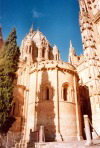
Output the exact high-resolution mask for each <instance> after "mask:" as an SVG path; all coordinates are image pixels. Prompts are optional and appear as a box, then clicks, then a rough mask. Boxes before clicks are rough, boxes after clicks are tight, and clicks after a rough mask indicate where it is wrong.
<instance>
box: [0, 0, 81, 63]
mask: <svg viewBox="0 0 100 148" xmlns="http://www.w3.org/2000/svg"><path fill="white" fill-rule="evenodd" d="M0 24H1V25H2V29H3V37H4V39H6V38H7V36H8V35H9V33H10V31H11V29H12V28H14V27H15V28H16V31H17V43H18V45H19V46H20V45H21V41H22V40H23V38H24V37H25V35H26V34H27V33H28V32H29V30H30V27H31V26H32V24H33V26H34V30H37V29H39V30H40V31H41V32H42V33H43V34H44V35H45V36H46V38H47V39H48V41H49V42H50V44H51V45H52V46H53V45H56V46H57V47H58V49H59V51H60V54H61V59H62V60H64V61H67V59H68V52H69V43H70V40H72V43H73V46H74V48H75V51H76V53H77V54H78V55H79V54H81V53H82V41H81V34H80V28H79V4H78V0H0Z"/></svg>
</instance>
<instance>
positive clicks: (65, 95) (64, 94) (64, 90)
mask: <svg viewBox="0 0 100 148" xmlns="http://www.w3.org/2000/svg"><path fill="white" fill-rule="evenodd" d="M63 99H64V101H67V87H64V89H63Z"/></svg>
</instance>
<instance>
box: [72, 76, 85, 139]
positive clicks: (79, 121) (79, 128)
mask: <svg viewBox="0 0 100 148" xmlns="http://www.w3.org/2000/svg"><path fill="white" fill-rule="evenodd" d="M77 85H78V83H77V80H76V75H75V74H74V91H75V93H74V94H75V104H76V124H77V139H78V140H79V141H80V140H81V139H83V138H82V130H81V118H80V108H79V103H78V92H77Z"/></svg>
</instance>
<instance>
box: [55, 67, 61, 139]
mask: <svg viewBox="0 0 100 148" xmlns="http://www.w3.org/2000/svg"><path fill="white" fill-rule="evenodd" d="M56 78H57V79H56V81H57V83H56V140H57V141H62V138H61V134H60V117H59V83H58V81H59V80H58V66H56Z"/></svg>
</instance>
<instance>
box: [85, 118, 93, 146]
mask: <svg viewBox="0 0 100 148" xmlns="http://www.w3.org/2000/svg"><path fill="white" fill-rule="evenodd" d="M84 124H85V134H86V139H87V142H86V145H87V146H90V145H92V140H91V132H90V125H89V120H88V115H84Z"/></svg>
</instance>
